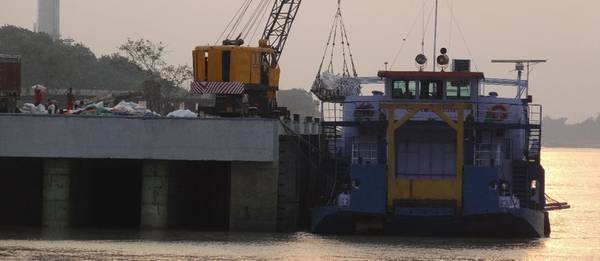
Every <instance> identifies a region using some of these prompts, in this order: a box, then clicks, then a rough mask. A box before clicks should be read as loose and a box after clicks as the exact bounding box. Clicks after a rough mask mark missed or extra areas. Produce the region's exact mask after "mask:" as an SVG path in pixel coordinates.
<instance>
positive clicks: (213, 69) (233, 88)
mask: <svg viewBox="0 0 600 261" xmlns="http://www.w3.org/2000/svg"><path fill="white" fill-rule="evenodd" d="M271 1H272V0H261V2H260V3H259V4H258V7H257V10H255V11H254V13H253V14H252V15H251V18H250V20H249V21H248V23H249V24H247V25H246V26H244V28H243V29H242V32H241V33H240V34H239V35H238V36H237V37H235V38H234V39H230V38H227V39H225V40H224V41H223V42H222V45H213V46H198V47H196V48H195V50H194V51H193V61H194V64H193V65H194V80H195V82H194V83H193V84H192V91H193V92H195V93H209V94H214V95H217V96H220V97H221V98H222V99H223V100H224V102H223V103H222V104H223V105H222V106H220V107H222V108H218V109H217V110H220V111H221V112H224V113H233V114H237V113H238V112H239V111H240V110H241V108H240V105H241V103H242V102H247V103H249V104H250V106H252V107H256V108H257V109H258V111H259V114H261V115H264V114H271V113H272V112H273V111H275V110H276V109H277V91H278V90H279V76H280V70H281V69H280V67H279V59H280V57H281V54H282V52H283V49H284V47H285V44H286V41H287V39H288V36H289V34H290V30H291V28H292V25H293V23H294V20H295V19H296V15H297V13H298V10H299V8H300V5H301V3H302V0H275V1H274V4H273V7H272V8H271V11H270V13H269V16H268V21H267V24H266V26H265V28H264V31H263V34H262V36H261V38H260V40H259V43H258V46H257V47H250V46H243V45H244V39H243V38H244V36H246V37H247V36H248V35H249V33H248V32H249V30H248V29H250V28H252V24H255V23H257V21H259V19H260V16H261V9H264V10H265V11H267V9H266V8H268V3H270V2H271ZM251 2H252V1H251V0H246V1H245V2H244V3H243V5H242V8H241V9H240V11H238V13H237V14H236V16H235V17H234V19H233V20H232V22H230V25H228V27H230V28H231V32H234V31H236V29H237V28H238V27H239V24H240V21H241V20H242V19H243V16H244V14H245V13H246V11H247V10H248V8H249V6H250V3H251ZM226 30H227V29H226ZM231 35H232V34H231V33H230V36H231ZM244 96H245V98H244ZM244 99H246V100H248V101H242V100H244ZM217 104H218V102H217ZM217 106H218V105H217ZM218 107H219V106H218ZM217 114H220V113H217Z"/></svg>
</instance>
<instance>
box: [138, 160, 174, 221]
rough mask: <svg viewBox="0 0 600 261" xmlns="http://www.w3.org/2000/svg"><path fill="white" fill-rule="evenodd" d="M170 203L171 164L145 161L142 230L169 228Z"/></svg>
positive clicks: (143, 169)
mask: <svg viewBox="0 0 600 261" xmlns="http://www.w3.org/2000/svg"><path fill="white" fill-rule="evenodd" d="M168 202H169V163H168V162H166V161H149V160H147V161H144V162H143V166H142V206H141V211H142V213H141V222H140V223H141V227H142V228H153V229H159V228H167V226H168V213H169V209H168V207H169V206H168Z"/></svg>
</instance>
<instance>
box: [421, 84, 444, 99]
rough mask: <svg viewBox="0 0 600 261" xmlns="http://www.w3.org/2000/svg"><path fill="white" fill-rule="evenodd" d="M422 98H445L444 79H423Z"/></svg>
mask: <svg viewBox="0 0 600 261" xmlns="http://www.w3.org/2000/svg"><path fill="white" fill-rule="evenodd" d="M419 98H420V99H423V100H431V99H435V100H441V99H443V98H444V85H443V83H442V81H421V88H420V95H419Z"/></svg>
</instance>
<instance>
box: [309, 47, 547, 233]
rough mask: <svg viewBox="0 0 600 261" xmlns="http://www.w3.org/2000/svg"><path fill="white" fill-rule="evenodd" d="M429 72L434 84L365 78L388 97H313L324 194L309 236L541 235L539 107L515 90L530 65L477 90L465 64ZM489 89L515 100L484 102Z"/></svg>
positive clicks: (399, 74) (399, 77)
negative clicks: (322, 150) (321, 142)
mask: <svg viewBox="0 0 600 261" xmlns="http://www.w3.org/2000/svg"><path fill="white" fill-rule="evenodd" d="M443 52H445V50H443ZM422 58H423V57H422V56H418V57H417V59H416V61H417V64H420V63H421V62H422V61H419V59H421V60H422ZM438 61H439V62H441V64H440V66H442V68H441V69H442V70H441V71H437V72H436V71H424V70H422V69H423V67H424V66H423V67H421V70H416V71H380V72H379V73H378V76H377V77H372V78H363V79H362V80H363V82H369V83H380V84H383V85H384V86H385V88H384V89H385V90H384V91H383V92H381V91H374V92H373V93H372V94H371V95H353V96H344V95H338V94H339V93H340V92H336V91H332V90H326V89H313V93H315V94H316V95H317V96H318V97H319V98H320V99H321V100H322V101H323V103H322V107H323V108H322V111H323V114H324V115H323V119H324V121H323V123H322V125H323V133H324V136H325V138H326V144H327V146H328V151H329V153H328V159H327V160H325V162H324V166H327V165H329V167H328V168H329V172H328V174H329V177H328V178H327V180H328V181H327V182H326V183H327V186H328V187H329V191H328V192H327V194H328V195H327V199H326V200H324V202H323V204H322V206H319V207H316V208H314V209H312V211H311V231H312V232H313V233H320V234H371V233H373V234H384V235H406V236H469V237H470V236H474V237H546V236H549V235H550V222H549V215H548V208H553V207H556V205H552V206H547V205H546V196H545V191H544V190H545V171H544V168H543V167H542V165H541V162H540V155H541V140H542V105H538V104H534V103H532V97H531V96H530V95H528V91H527V89H528V87H529V86H528V82H527V81H526V80H524V79H521V78H522V74H523V71H524V69H525V67H526V65H527V63H529V62H535V61H514V62H515V63H516V65H517V71H518V73H519V77H518V79H517V80H502V79H490V78H486V77H485V76H484V74H483V73H480V72H472V71H471V70H470V67H471V66H470V61H469V60H455V61H454V62H453V63H452V65H453V66H452V68H448V67H449V65H450V64H451V63H450V62H449V59H448V57H447V55H446V54H445V53H444V54H442V55H440V57H438ZM505 62H506V61H505ZM508 62H513V61H508ZM423 64H425V63H424V62H423ZM492 85H493V86H500V85H504V86H508V87H507V88H512V89H513V90H514V92H512V93H513V94H511V95H509V96H506V95H505V96H502V95H499V94H498V93H497V92H487V91H486V88H488V89H489V88H490V86H492ZM504 90H505V92H506V89H504ZM505 92H503V93H505ZM513 95H514V96H513Z"/></svg>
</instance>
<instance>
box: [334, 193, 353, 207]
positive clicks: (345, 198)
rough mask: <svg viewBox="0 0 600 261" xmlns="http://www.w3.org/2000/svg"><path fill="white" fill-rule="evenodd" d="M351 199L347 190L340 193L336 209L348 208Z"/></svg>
mask: <svg viewBox="0 0 600 261" xmlns="http://www.w3.org/2000/svg"><path fill="white" fill-rule="evenodd" d="M351 203H352V202H351V197H350V192H349V191H348V190H345V191H344V192H342V193H340V194H339V195H338V197H337V205H338V207H343V208H346V207H350V204H351Z"/></svg>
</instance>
